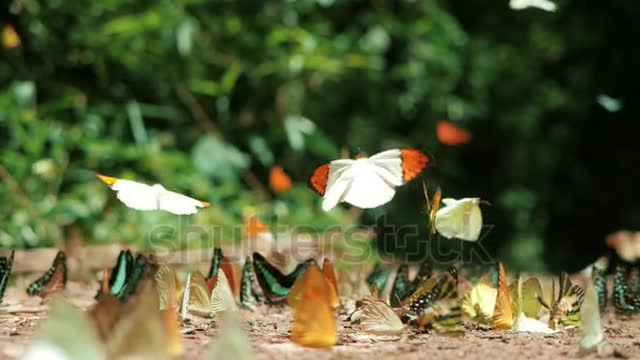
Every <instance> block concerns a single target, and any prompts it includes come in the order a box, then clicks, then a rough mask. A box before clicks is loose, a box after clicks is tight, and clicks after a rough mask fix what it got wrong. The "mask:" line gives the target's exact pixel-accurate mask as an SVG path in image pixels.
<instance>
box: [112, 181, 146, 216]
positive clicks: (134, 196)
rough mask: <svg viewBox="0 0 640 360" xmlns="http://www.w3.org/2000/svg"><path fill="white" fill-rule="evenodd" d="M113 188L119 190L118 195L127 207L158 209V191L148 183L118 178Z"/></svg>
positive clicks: (144, 209)
mask: <svg viewBox="0 0 640 360" xmlns="http://www.w3.org/2000/svg"><path fill="white" fill-rule="evenodd" d="M111 189H113V190H114V191H116V192H117V193H116V196H117V197H118V199H119V200H120V201H122V203H123V204H125V205H126V206H127V207H130V208H132V209H136V210H143V211H146V210H157V209H158V196H157V195H158V192H157V191H156V190H155V189H154V188H153V187H151V186H149V185H147V184H142V183H139V182H136V181H131V180H123V179H117V180H116V182H114V183H113V185H111Z"/></svg>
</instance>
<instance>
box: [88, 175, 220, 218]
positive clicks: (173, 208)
mask: <svg viewBox="0 0 640 360" xmlns="http://www.w3.org/2000/svg"><path fill="white" fill-rule="evenodd" d="M96 177H97V178H98V179H100V181H102V182H103V183H104V184H105V185H107V186H109V187H110V188H111V189H112V190H114V191H116V193H117V195H116V196H117V197H118V199H119V200H120V201H122V203H124V204H125V205H126V206H127V207H130V208H132V209H136V210H144V211H149V210H163V211H167V212H170V213H172V214H176V215H191V214H195V213H197V212H198V208H205V207H208V206H210V205H211V204H210V203H208V202H205V201H200V200H196V199H193V198H190V197H188V196H185V195H182V194H179V193H177V192H173V191H169V190H167V189H165V188H164V187H163V186H162V185H160V184H155V185H153V186H150V185H146V184H142V183H139V182H136V181H131V180H124V179H118V178H115V177H111V176H105V175H100V174H96Z"/></svg>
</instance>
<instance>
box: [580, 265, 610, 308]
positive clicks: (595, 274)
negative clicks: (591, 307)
mask: <svg viewBox="0 0 640 360" xmlns="http://www.w3.org/2000/svg"><path fill="white" fill-rule="evenodd" d="M591 276H592V280H593V288H594V291H595V292H596V295H597V296H598V304H599V306H600V311H604V310H605V309H606V307H607V302H608V301H609V300H608V296H607V295H608V293H607V276H606V268H603V267H601V266H600V265H598V264H597V263H596V264H594V265H593V268H592V270H591ZM585 301H586V294H585Z"/></svg>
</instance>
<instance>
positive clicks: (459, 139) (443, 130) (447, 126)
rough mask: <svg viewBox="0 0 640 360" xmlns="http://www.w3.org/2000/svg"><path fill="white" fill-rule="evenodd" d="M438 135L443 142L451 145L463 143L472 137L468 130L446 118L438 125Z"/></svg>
mask: <svg viewBox="0 0 640 360" xmlns="http://www.w3.org/2000/svg"><path fill="white" fill-rule="evenodd" d="M436 136H437V137H438V140H439V141H440V142H441V143H443V144H445V145H449V146H457V145H462V144H464V143H466V142H468V141H469V139H470V138H471V135H469V132H468V131H467V130H465V129H463V128H461V127H459V126H456V125H455V124H453V123H451V122H449V121H445V120H442V121H439V122H438V124H437V125H436Z"/></svg>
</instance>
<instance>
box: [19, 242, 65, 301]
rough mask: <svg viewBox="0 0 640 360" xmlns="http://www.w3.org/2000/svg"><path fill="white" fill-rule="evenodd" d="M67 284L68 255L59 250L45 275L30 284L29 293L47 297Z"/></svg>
mask: <svg viewBox="0 0 640 360" xmlns="http://www.w3.org/2000/svg"><path fill="white" fill-rule="evenodd" d="M66 284H67V257H66V255H65V254H64V252H63V251H58V254H57V255H56V257H55V259H54V260H53V264H52V265H51V267H50V268H49V270H47V272H46V273H44V275H42V276H41V277H40V278H38V279H37V280H35V281H34V282H32V283H31V284H29V286H28V287H27V294H29V296H35V295H38V296H40V297H41V298H43V299H45V298H47V297H48V296H49V295H51V294H52V293H55V292H58V291H62V290H64V288H65V286H66Z"/></svg>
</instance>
